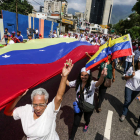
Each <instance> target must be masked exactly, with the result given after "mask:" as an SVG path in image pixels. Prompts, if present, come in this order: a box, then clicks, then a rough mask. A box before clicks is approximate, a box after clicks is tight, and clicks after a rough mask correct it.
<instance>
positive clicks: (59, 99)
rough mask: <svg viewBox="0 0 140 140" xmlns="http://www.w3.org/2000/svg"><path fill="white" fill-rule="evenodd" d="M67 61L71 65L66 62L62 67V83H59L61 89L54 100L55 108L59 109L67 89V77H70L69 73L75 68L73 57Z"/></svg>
mask: <svg viewBox="0 0 140 140" xmlns="http://www.w3.org/2000/svg"><path fill="white" fill-rule="evenodd" d="M67 63H69V65H68V66H67V65H66V63H65V64H64V67H63V69H62V78H61V82H60V85H59V89H58V91H57V95H56V96H55V100H54V103H55V110H58V108H59V107H60V104H61V102H62V98H63V95H64V92H65V89H66V83H67V78H68V75H69V73H70V72H71V70H72V68H73V64H72V60H71V59H69V61H67Z"/></svg>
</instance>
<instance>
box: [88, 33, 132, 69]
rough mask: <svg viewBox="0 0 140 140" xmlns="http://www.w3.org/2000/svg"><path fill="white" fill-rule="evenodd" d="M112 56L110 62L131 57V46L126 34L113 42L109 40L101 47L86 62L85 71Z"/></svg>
mask: <svg viewBox="0 0 140 140" xmlns="http://www.w3.org/2000/svg"><path fill="white" fill-rule="evenodd" d="M109 54H111V55H112V60H113V59H115V58H119V57H124V56H129V55H132V44H131V38H130V35H129V34H127V35H125V36H122V37H120V38H117V39H115V40H111V39H110V40H109V41H108V42H107V43H106V44H104V45H102V46H101V47H100V48H99V50H98V51H97V53H95V55H93V57H92V58H91V59H90V60H89V61H88V62H87V64H86V69H87V70H89V69H91V68H93V67H95V66H97V65H99V64H100V63H102V62H104V61H106V60H107V58H108V55H109Z"/></svg>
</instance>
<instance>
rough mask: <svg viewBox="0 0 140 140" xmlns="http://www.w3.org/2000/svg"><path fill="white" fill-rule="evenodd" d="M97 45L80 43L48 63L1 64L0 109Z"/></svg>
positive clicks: (91, 50)
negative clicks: (68, 60) (59, 57)
mask: <svg viewBox="0 0 140 140" xmlns="http://www.w3.org/2000/svg"><path fill="white" fill-rule="evenodd" d="M98 49H99V47H98V46H94V48H93V47H92V46H86V45H82V46H79V47H77V48H75V49H74V50H73V51H71V52H70V53H68V54H67V55H65V56H64V57H62V58H61V59H59V60H57V61H55V62H53V63H48V64H19V65H2V66H0V73H1V83H0V84H1V98H0V110H1V109H2V108H4V107H5V106H6V105H7V104H8V103H9V102H10V101H12V100H13V99H14V98H16V97H18V96H19V95H21V94H22V93H23V92H25V90H26V89H28V88H30V89H31V88H33V87H35V86H36V85H38V84H40V83H42V82H44V81H46V80H48V79H50V78H52V77H54V76H56V75H58V74H61V72H62V68H63V66H64V63H65V62H66V60H67V59H69V58H71V59H72V60H73V63H76V62H77V61H79V60H81V59H83V58H85V57H86V54H85V52H88V53H89V54H91V55H93V54H95V53H96V52H97V51H98ZM52 57H54V56H52Z"/></svg>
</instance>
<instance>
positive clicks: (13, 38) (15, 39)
mask: <svg viewBox="0 0 140 140" xmlns="http://www.w3.org/2000/svg"><path fill="white" fill-rule="evenodd" d="M3 39H5V43H6V45H11V44H14V43H23V36H22V35H21V31H17V34H16V32H15V31H12V33H9V32H8V28H5V32H4V35H3V37H2V39H1V41H2V40H3Z"/></svg>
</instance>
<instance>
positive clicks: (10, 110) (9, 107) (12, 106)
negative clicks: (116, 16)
mask: <svg viewBox="0 0 140 140" xmlns="http://www.w3.org/2000/svg"><path fill="white" fill-rule="evenodd" d="M27 92H28V89H27V90H26V91H25V92H24V93H23V94H22V95H21V96H19V97H17V98H16V99H14V100H13V101H12V102H10V103H9V104H8V105H7V106H6V108H5V110H4V114H5V115H7V116H13V111H14V109H15V106H16V104H17V103H18V101H19V100H20V99H21V98H22V97H23V96H24V95H26V93H27Z"/></svg>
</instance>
